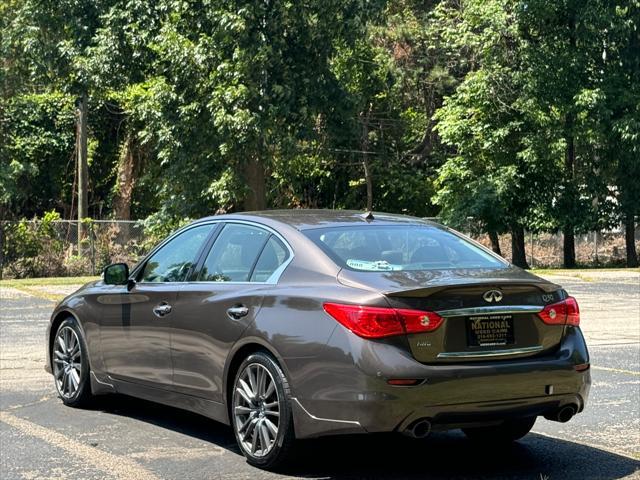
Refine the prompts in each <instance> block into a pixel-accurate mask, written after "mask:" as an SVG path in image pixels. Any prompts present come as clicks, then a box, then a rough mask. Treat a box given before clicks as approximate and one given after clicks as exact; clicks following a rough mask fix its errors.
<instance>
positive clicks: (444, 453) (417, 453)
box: [94, 395, 640, 480]
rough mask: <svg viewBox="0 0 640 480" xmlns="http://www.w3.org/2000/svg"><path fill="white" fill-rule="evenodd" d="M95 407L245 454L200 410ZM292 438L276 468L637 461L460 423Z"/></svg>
mask: <svg viewBox="0 0 640 480" xmlns="http://www.w3.org/2000/svg"><path fill="white" fill-rule="evenodd" d="M94 408H96V409H99V410H102V411H104V412H106V413H109V414H113V415H121V416H126V417H129V418H135V419H136V420H139V421H142V422H146V423H150V424H153V425H156V426H159V427H162V428H166V429H169V430H172V431H175V432H178V433H181V434H184V435H189V436H191V437H193V438H197V439H199V440H203V441H205V442H210V443H211V444H213V445H216V446H218V447H221V448H224V449H226V450H228V451H229V452H232V453H234V454H236V455H237V456H238V462H244V459H243V458H242V456H241V452H240V450H239V449H238V447H237V445H236V442H235V438H234V435H233V432H232V430H231V428H230V427H228V426H226V425H223V424H221V423H218V422H215V421H213V420H210V419H207V418H205V417H202V416H200V415H197V414H193V413H190V412H186V411H184V410H179V409H175V408H171V407H166V406H163V405H159V404H156V403H152V402H147V401H145V400H140V399H136V398H132V397H127V396H124V395H109V396H107V397H99V398H98V402H97V403H96V406H95V407H94ZM298 443H299V445H298V447H297V449H296V451H295V455H294V457H293V458H292V459H291V461H290V462H288V464H287V466H286V467H284V468H281V469H280V470H279V471H278V473H282V474H286V475H289V476H296V477H302V478H322V479H332V478H372V479H373V478H375V479H381V478H388V479H406V478H425V477H427V478H430V479H439V478H447V479H450V478H465V479H472V478H473V479H488V478H491V479H495V478H505V479H506V478H509V479H520V478H522V479H535V480H546V479H549V480H551V479H555V478H580V479H587V480H588V479H618V478H624V477H627V476H629V475H633V474H634V473H637V472H638V471H640V461H637V460H634V459H632V458H629V457H626V456H623V455H617V454H615V453H611V452H608V451H605V450H601V449H598V448H594V447H590V446H587V445H582V444H579V443H574V442H570V441H566V440H560V439H556V438H551V437H547V436H543V435H537V434H535V433H532V434H529V435H527V436H526V437H525V438H524V439H522V440H521V441H519V442H516V443H514V444H511V445H507V446H504V445H496V444H490V443H488V444H479V443H477V442H471V441H468V440H467V439H466V438H465V436H464V435H463V434H462V433H460V432H459V431H452V432H436V433H433V434H432V435H430V436H429V437H428V438H426V439H422V440H415V439H411V438H408V437H405V436H402V435H398V434H373V435H345V436H335V437H326V438H320V439H313V440H305V441H301V442H298ZM211 461H215V457H212V460H211ZM185 478H187V477H185Z"/></svg>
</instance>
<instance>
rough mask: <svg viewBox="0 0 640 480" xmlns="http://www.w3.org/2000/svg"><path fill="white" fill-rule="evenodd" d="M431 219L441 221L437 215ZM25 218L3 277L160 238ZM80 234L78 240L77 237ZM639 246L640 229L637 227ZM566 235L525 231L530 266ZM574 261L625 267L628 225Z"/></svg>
mask: <svg viewBox="0 0 640 480" xmlns="http://www.w3.org/2000/svg"><path fill="white" fill-rule="evenodd" d="M430 220H433V221H436V222H438V221H439V220H438V219H437V218H430ZM81 226H82V228H81V229H78V222H77V221H70V220H53V221H49V222H47V221H43V220H29V221H27V220H23V221H20V222H7V221H5V222H0V279H2V278H3V277H4V278H25V277H47V276H75V275H98V274H99V273H100V272H101V271H102V269H103V268H104V267H105V266H106V265H108V264H110V263H114V262H126V263H128V264H129V265H132V264H134V263H136V262H137V261H138V260H139V259H140V258H141V257H142V256H143V255H144V254H145V253H146V252H148V251H149V249H150V248H151V247H153V244H154V243H155V242H156V241H157V240H159V239H153V238H149V237H148V236H147V235H145V232H144V228H143V227H142V225H141V224H140V223H139V222H136V221H124V220H90V221H86V222H83V223H82V225H81ZM461 230H462V232H463V233H465V234H466V235H468V236H470V237H472V238H474V239H475V240H477V241H479V242H480V243H482V244H483V245H486V246H487V247H491V242H490V240H489V237H488V235H487V234H486V233H482V232H481V231H480V229H479V228H478V226H477V224H476V222H474V220H473V219H469V221H468V224H467V225H466V226H465V227H464V228H462V229H461ZM79 233H80V238H79ZM635 240H636V249H639V248H640V229H636V231H635ZM562 242H563V238H562V234H560V233H555V234H554V233H540V234H534V233H530V232H527V233H526V234H525V251H526V257H527V261H528V263H529V266H530V267H532V268H546V267H550V268H553V267H561V266H562V262H563V256H562V254H563V249H562ZM499 243H500V249H501V253H502V255H503V256H504V257H505V258H506V259H508V260H510V259H511V236H510V235H508V234H507V235H500V236H499ZM575 246H576V260H577V263H578V264H579V265H581V266H594V267H596V266H624V264H625V261H626V248H625V235H624V229H623V228H622V227H621V228H618V229H614V230H612V231H607V232H590V233H585V234H578V235H576V237H575Z"/></svg>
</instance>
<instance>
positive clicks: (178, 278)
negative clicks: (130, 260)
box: [140, 224, 214, 282]
mask: <svg viewBox="0 0 640 480" xmlns="http://www.w3.org/2000/svg"><path fill="white" fill-rule="evenodd" d="M213 227H214V225H211V224H209V225H201V226H199V227H193V228H190V229H189V230H186V231H185V232H183V233H181V234H180V235H178V236H177V237H175V238H173V239H172V240H171V241H170V242H169V243H167V244H166V245H164V246H163V247H162V248H160V250H158V251H157V252H156V253H154V254H153V256H152V257H151V258H150V259H149V260H148V261H147V263H146V264H145V266H144V270H143V272H142V277H141V278H140V281H141V282H182V281H184V279H185V275H186V274H187V272H188V271H189V268H191V266H192V265H193V263H194V262H195V261H196V255H197V254H198V251H199V250H200V248H201V247H202V245H203V244H204V242H205V240H206V239H207V236H208V235H209V233H210V232H211V229H212V228H213Z"/></svg>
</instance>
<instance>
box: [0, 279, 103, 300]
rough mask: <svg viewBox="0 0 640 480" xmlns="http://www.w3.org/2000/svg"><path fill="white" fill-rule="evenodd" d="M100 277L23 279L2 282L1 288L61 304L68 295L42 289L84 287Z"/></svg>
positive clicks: (0, 281) (0, 282)
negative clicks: (71, 286) (13, 289)
mask: <svg viewBox="0 0 640 480" xmlns="http://www.w3.org/2000/svg"><path fill="white" fill-rule="evenodd" d="M99 278H100V277H51V278H21V279H19V280H0V287H9V288H15V289H16V290H20V291H22V292H25V293H28V294H29V295H33V296H35V297H39V298H45V299H47V300H51V301H52V302H59V301H60V300H62V299H63V298H64V297H66V295H65V294H64V293H57V292H49V291H47V290H46V289H44V288H41V287H53V288H55V287H64V286H68V285H84V284H85V283H88V282H92V281H94V280H98V279H99Z"/></svg>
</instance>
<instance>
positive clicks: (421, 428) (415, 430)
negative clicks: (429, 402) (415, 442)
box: [404, 418, 431, 438]
mask: <svg viewBox="0 0 640 480" xmlns="http://www.w3.org/2000/svg"><path fill="white" fill-rule="evenodd" d="M404 433H405V434H406V435H409V436H410V437H413V438H425V437H428V436H429V434H430V433H431V422H430V421H429V420H427V419H426V418H423V419H421V420H418V421H416V422H414V423H413V424H412V425H411V426H409V427H408V428H407V429H406V430H405V431H404Z"/></svg>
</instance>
